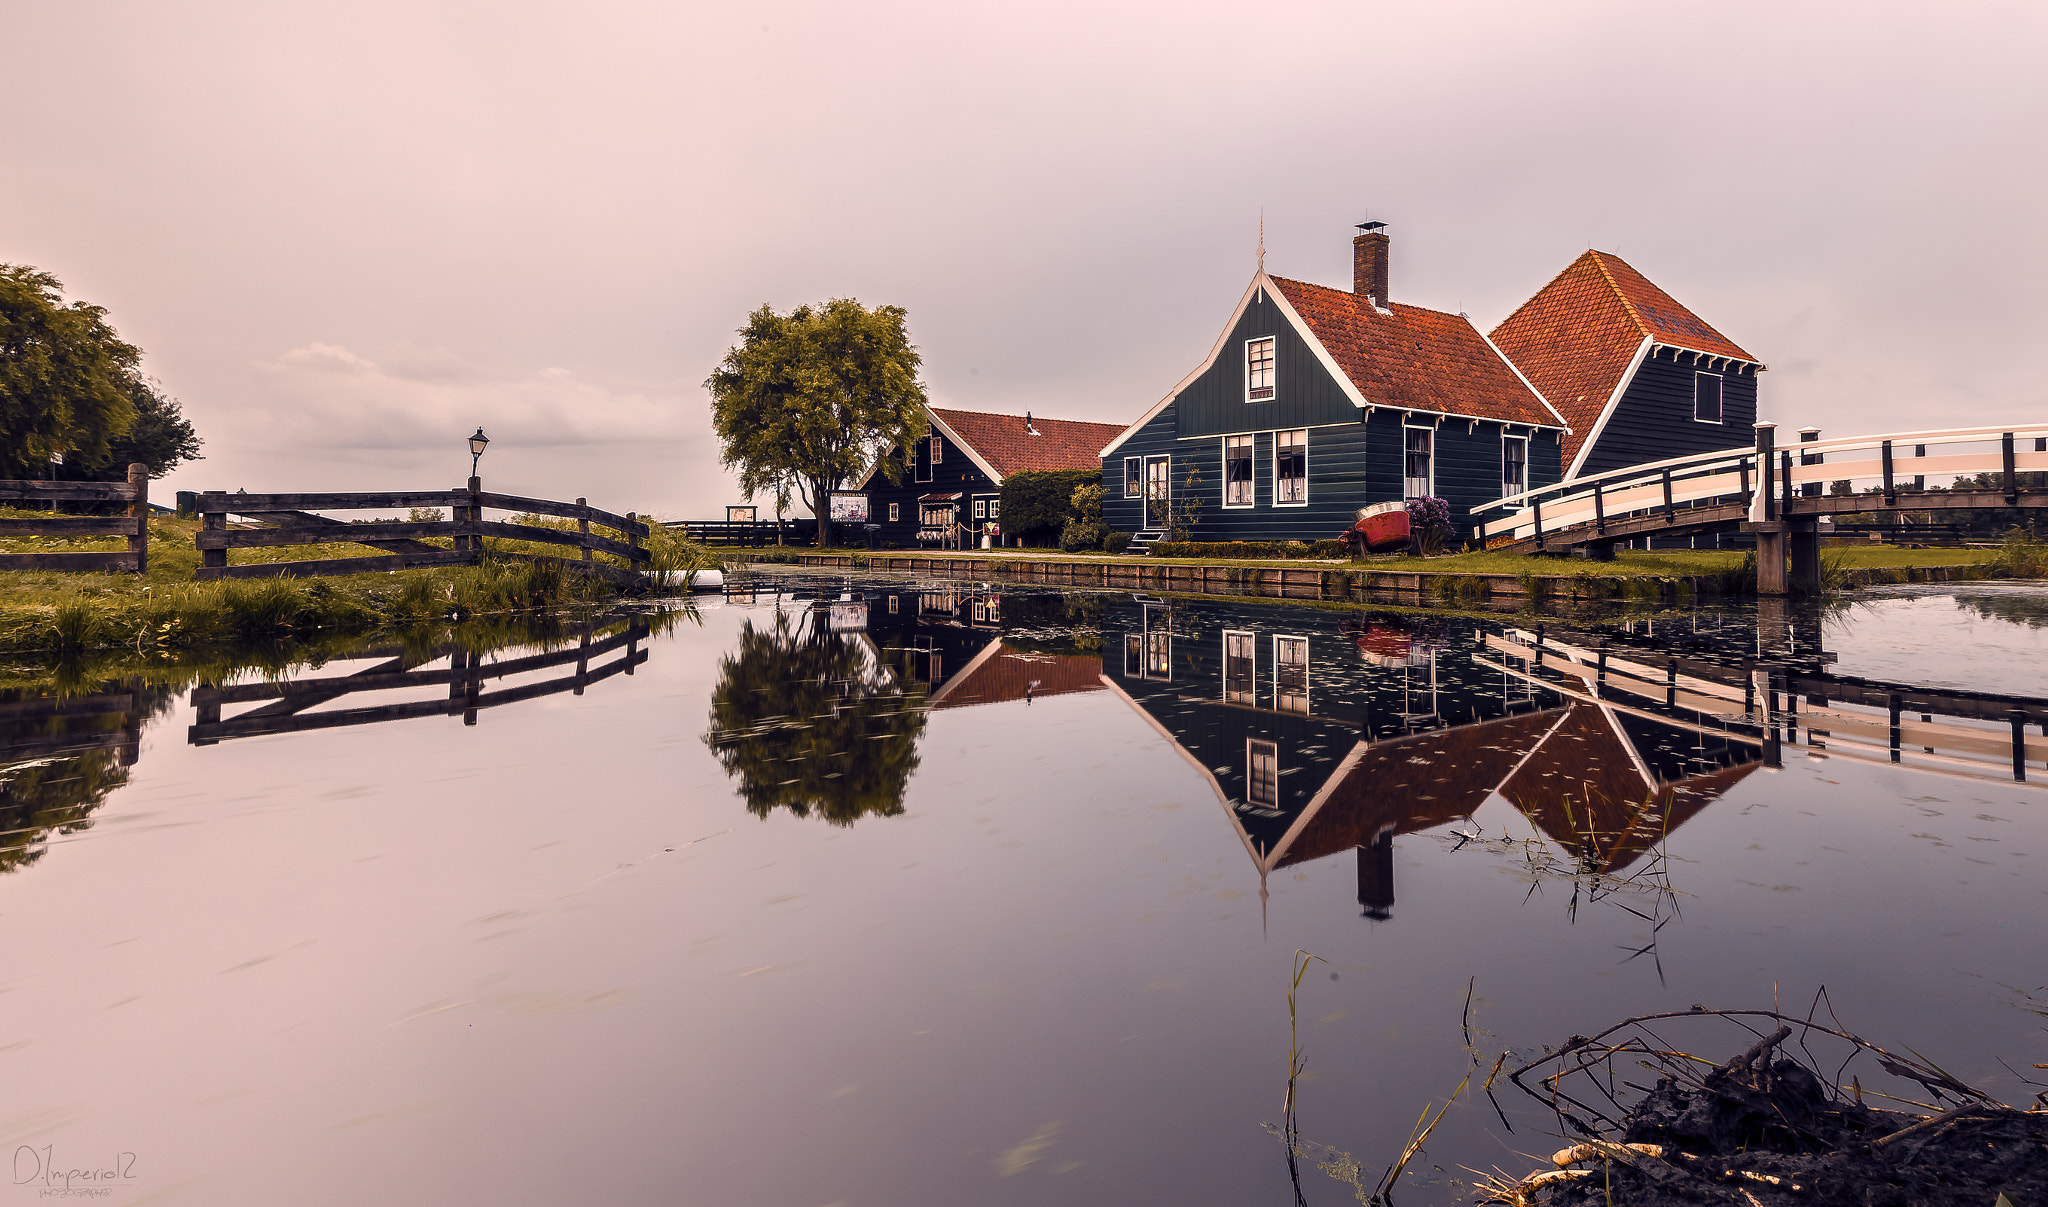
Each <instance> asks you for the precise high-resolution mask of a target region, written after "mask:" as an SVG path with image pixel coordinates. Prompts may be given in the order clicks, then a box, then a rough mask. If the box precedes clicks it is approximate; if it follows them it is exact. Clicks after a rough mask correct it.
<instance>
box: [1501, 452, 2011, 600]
mask: <svg viewBox="0 0 2048 1207" xmlns="http://www.w3.org/2000/svg"><path fill="white" fill-rule="evenodd" d="M1775 439H1776V426H1775V425H1774V424H1768V423H1759V424H1757V425H1756V444H1755V446H1754V447H1753V448H1739V449H1727V450H1723V451H1721V452H1718V453H1703V454H1694V455H1692V456H1687V457H1674V458H1672V459H1671V460H1668V461H1653V462H1650V463H1649V464H1646V465H1633V466H1629V467H1628V468H1626V469H1618V470H1612V471H1610V472H1608V473H1604V474H1594V475H1591V476H1588V477H1582V478H1573V479H1570V480H1568V481H1564V482H1559V483H1555V484H1553V485H1550V486H1544V487H1539V488H1537V489H1535V490H1526V491H1523V492H1522V493H1520V494H1514V495H1508V496H1506V497H1505V498H1500V499H1496V500H1494V501H1493V502H1491V503H1485V504H1481V505H1480V506H1478V507H1475V508H1473V510H1472V516H1473V520H1474V522H1475V525H1476V528H1475V535H1476V536H1477V538H1478V540H1479V542H1480V544H1482V545H1485V546H1489V547H1493V548H1498V549H1503V550H1506V551H1508V552H1512V553H1564V552H1570V551H1572V550H1573V549H1576V548H1580V547H1584V549H1585V551H1586V552H1587V553H1588V554H1589V555H1590V556H1593V557H1596V558H1605V557H1611V556H1612V555H1613V548H1614V545H1615V544H1616V543H1617V542H1619V541H1626V540H1632V539H1640V538H1646V537H1667V536H1682V535H1686V534H1689V533H1698V532H1702V531H1707V530H1711V529H1725V528H1727V527H1728V526H1729V525H1731V524H1736V525H1739V526H1740V528H1741V529H1742V530H1743V531H1746V532H1754V533H1755V534H1756V537H1757V589H1758V591H1759V592H1761V593H1763V594H1766V595H1777V594H1784V593H1785V591H1786V589H1787V586H1788V583H1787V578H1786V566H1785V559H1786V554H1787V552H1788V545H1789V552H1790V554H1791V559H1792V567H1791V582H1790V585H1791V586H1796V587H1800V588H1802V589H1814V588H1817V587H1818V585H1819V580H1820V552H1819V550H1820V540H1819V532H1818V523H1819V520H1820V517H1822V516H1826V515H1836V514H1842V513H1848V512H1870V511H1888V510H1893V511H1904V510H1909V509H1910V510H1914V511H1925V510H1928V509H1931V508H1938V509H1941V510H1954V509H1972V508H2012V507H2028V508H2040V507H2048V423H2037V424H2025V425H2013V424H2001V425H1998V426H1994V427H1974V428H1949V429H1945V430H1941V431H1926V432H1890V433H1885V434H1882V435H1876V436H1853V437H1848V438H1845V439H1835V440H1820V439H1813V440H1801V441H1800V442H1799V443H1798V444H1796V445H1791V446H1787V447H1785V448H1782V449H1780V448H1776V447H1774V444H1775ZM1986 474H1989V475H1991V479H1992V481H1993V482H1994V483H1995V485H1993V486H1992V487H1991V488H1989V489H1984V488H1982V487H1965V488H1948V489H1944V488H1940V487H1938V486H1936V484H1935V483H1934V482H1933V481H1931V479H1943V478H1946V479H1953V478H1959V477H1967V478H1971V479H1973V480H1975V479H1979V478H1980V477H1981V476H1982V475H1986ZM1845 479H1846V480H1848V481H1849V483H1850V489H1851V492H1852V493H1850V494H1847V495H1830V494H1828V493H1827V492H1828V489H1829V486H1830V484H1831V483H1836V482H1841V481H1843V480H1845ZM1870 487H1875V488H1876V489H1875V493H1869V492H1868V490H1867V488H1870ZM1858 490H1865V493H1855V492H1857V491H1858Z"/></svg>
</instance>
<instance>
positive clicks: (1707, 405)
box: [1692, 373, 1721, 423]
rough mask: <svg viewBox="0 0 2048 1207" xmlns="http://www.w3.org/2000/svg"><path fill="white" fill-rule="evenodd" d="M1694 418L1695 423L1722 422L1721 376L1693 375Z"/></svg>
mask: <svg viewBox="0 0 2048 1207" xmlns="http://www.w3.org/2000/svg"><path fill="white" fill-rule="evenodd" d="M1692 418H1693V422H1695V423H1719V422H1721V375H1720V374H1719V373H1695V374H1693V375H1692Z"/></svg>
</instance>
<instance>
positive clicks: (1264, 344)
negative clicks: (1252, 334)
mask: <svg viewBox="0 0 2048 1207" xmlns="http://www.w3.org/2000/svg"><path fill="white" fill-rule="evenodd" d="M1244 390H1245V393H1244V400H1245V401H1246V402H1271V401H1273V337H1272V336H1270V335H1268V336H1263V337H1261V338H1259V339H1250V340H1246V341H1245V342H1244Z"/></svg>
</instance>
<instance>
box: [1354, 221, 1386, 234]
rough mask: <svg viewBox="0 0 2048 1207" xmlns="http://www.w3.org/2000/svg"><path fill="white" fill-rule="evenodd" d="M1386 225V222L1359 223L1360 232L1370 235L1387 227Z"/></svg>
mask: <svg viewBox="0 0 2048 1207" xmlns="http://www.w3.org/2000/svg"><path fill="white" fill-rule="evenodd" d="M1386 225H1387V224H1386V223H1384V222H1361V223H1359V224H1358V229H1359V231H1360V232H1362V233H1364V234H1368V235H1370V234H1372V233H1373V232H1374V231H1377V230H1384V229H1386Z"/></svg>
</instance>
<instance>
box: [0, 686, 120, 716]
mask: <svg viewBox="0 0 2048 1207" xmlns="http://www.w3.org/2000/svg"><path fill="white" fill-rule="evenodd" d="M134 707H135V697H134V695H133V694H131V693H129V692H111V693H106V694H102V695H97V696H63V697H58V696H43V697H40V698H38V699H34V700H10V701H6V702H0V721H5V720H13V719H16V718H20V717H27V718H30V719H31V720H40V719H42V718H44V717H78V716H98V715H99V714H101V713H118V712H127V711H129V710H130V709H132V708H134Z"/></svg>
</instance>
